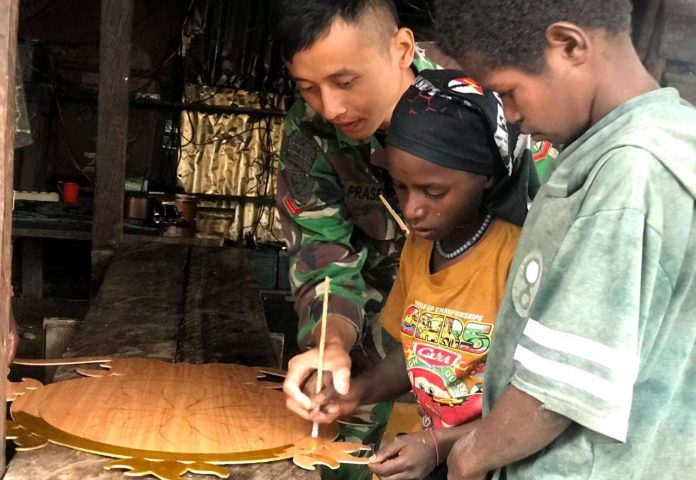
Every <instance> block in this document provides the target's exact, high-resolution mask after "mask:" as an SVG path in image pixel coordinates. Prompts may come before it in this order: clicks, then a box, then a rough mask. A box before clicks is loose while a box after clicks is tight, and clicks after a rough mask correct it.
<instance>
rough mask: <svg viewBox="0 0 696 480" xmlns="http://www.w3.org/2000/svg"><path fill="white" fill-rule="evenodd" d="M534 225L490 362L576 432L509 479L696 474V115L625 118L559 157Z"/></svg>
mask: <svg viewBox="0 0 696 480" xmlns="http://www.w3.org/2000/svg"><path fill="white" fill-rule="evenodd" d="M557 164H558V166H557V168H556V170H555V171H554V172H553V173H552V175H551V178H550V179H549V180H548V183H547V184H545V185H544V186H542V188H541V190H540V192H539V193H538V195H537V197H536V199H535V201H534V203H533V205H532V208H531V210H530V213H529V216H528V217H527V223H526V224H525V226H524V229H523V232H522V237H521V239H520V243H519V246H518V251H517V253H516V256H515V260H514V262H513V264H512V267H511V270H510V277H509V280H508V285H507V290H506V294H505V298H504V299H503V304H502V305H501V309H500V313H499V316H498V321H497V325H496V331H495V333H494V336H493V342H492V347H491V350H490V353H489V360H488V370H487V376H486V388H487V390H486V391H485V399H484V412H486V413H487V412H488V411H490V409H491V408H492V407H493V406H494V405H495V402H496V400H497V399H498V398H500V396H501V394H502V392H503V391H504V390H505V388H506V387H507V386H508V385H509V384H510V383H512V384H513V385H514V386H515V387H517V388H519V389H520V390H522V391H524V392H526V393H527V394H529V395H531V396H533V397H535V398H537V399H538V400H539V401H541V402H542V404H543V405H544V406H545V408H547V409H549V410H551V411H554V412H557V413H560V414H562V415H565V416H566V417H568V418H570V419H571V420H573V422H574V423H572V424H571V426H570V427H569V428H568V429H567V430H566V431H565V432H564V433H562V434H561V436H560V437H558V438H557V439H556V440H555V441H554V442H553V443H551V445H549V446H548V447H547V448H546V449H544V450H542V451H541V452H539V453H538V454H536V455H533V456H532V457H529V458H527V459H525V460H522V461H520V462H517V463H514V464H512V465H510V466H508V467H506V469H505V472H504V474H505V475H506V476H507V478H508V479H515V480H516V479H535V480H540V479H556V478H558V479H560V478H563V479H583V480H586V479H592V480H596V479H624V478H625V479H629V478H630V479H651V480H652V479H677V478H690V477H691V476H693V475H696V473H694V472H696V411H694V410H695V409H696V347H695V345H696V275H695V273H696V215H695V213H696V210H695V208H694V198H695V197H696V109H694V108H693V107H692V106H691V105H689V104H687V103H686V102H683V101H682V100H681V99H680V98H679V95H678V93H677V92H676V91H675V90H673V89H661V90H656V91H653V92H650V93H647V94H645V95H642V96H640V97H638V98H634V99H632V100H630V101H629V102H626V103H625V104H623V105H621V106H620V107H618V108H617V109H615V110H614V111H612V112H611V113H610V114H609V115H607V116H606V117H605V118H603V119H602V120H600V121H599V122H598V123H597V124H596V125H594V126H593V127H592V128H590V129H589V130H588V131H587V132H586V133H585V134H584V135H583V136H582V137H580V138H579V139H578V140H576V141H575V142H574V143H573V144H571V145H569V146H568V148H566V149H565V150H564V151H563V152H562V153H561V155H560V157H559V158H558V161H557Z"/></svg>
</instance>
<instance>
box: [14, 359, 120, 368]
mask: <svg viewBox="0 0 696 480" xmlns="http://www.w3.org/2000/svg"><path fill="white" fill-rule="evenodd" d="M111 360H113V357H74V358H15V359H14V361H13V362H12V364H13V365H27V366H31V367H52V366H60V365H84V364H87V363H106V362H110V361H111Z"/></svg>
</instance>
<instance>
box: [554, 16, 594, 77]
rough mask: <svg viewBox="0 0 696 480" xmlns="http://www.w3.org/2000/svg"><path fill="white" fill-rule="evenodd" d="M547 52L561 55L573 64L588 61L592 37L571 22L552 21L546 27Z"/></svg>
mask: <svg viewBox="0 0 696 480" xmlns="http://www.w3.org/2000/svg"><path fill="white" fill-rule="evenodd" d="M546 45H547V48H548V52H547V54H551V55H559V56H560V57H561V58H562V59H563V60H566V61H570V62H571V64H572V65H575V66H576V65H580V64H583V63H585V62H586V61H587V58H588V55H589V50H590V46H591V43H590V37H589V36H588V34H587V32H586V31H585V30H583V29H582V28H581V27H579V26H578V25H576V24H574V23H570V22H556V23H552V24H551V25H549V26H548V27H547V28H546Z"/></svg>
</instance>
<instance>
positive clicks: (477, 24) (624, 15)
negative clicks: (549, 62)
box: [435, 0, 632, 73]
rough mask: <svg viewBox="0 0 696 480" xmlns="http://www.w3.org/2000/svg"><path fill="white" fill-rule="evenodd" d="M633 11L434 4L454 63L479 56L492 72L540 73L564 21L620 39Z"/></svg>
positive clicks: (528, 2) (599, 1) (500, 2)
mask: <svg viewBox="0 0 696 480" xmlns="http://www.w3.org/2000/svg"><path fill="white" fill-rule="evenodd" d="M631 11H632V2H631V0H563V1H559V0H486V1H485V2H480V1H474V0H435V16H436V18H435V29H436V37H437V41H438V44H439V46H440V47H441V48H442V49H443V51H445V52H446V53H447V54H448V55H450V56H452V57H453V58H456V59H460V60H461V59H464V60H466V59H467V58H469V56H471V55H476V56H477V58H483V59H485V62H486V64H487V66H488V67H499V66H502V65H510V66H514V67H518V68H521V69H523V70H526V71H528V72H532V73H538V72H540V71H541V70H543V68H544V66H545V61H544V52H545V50H546V28H547V27H548V26H549V25H551V24H553V23H554V22H559V21H566V22H571V23H575V24H577V25H580V26H582V27H589V28H603V29H605V30H606V31H607V32H608V33H610V34H617V33H620V32H627V31H630V29H631Z"/></svg>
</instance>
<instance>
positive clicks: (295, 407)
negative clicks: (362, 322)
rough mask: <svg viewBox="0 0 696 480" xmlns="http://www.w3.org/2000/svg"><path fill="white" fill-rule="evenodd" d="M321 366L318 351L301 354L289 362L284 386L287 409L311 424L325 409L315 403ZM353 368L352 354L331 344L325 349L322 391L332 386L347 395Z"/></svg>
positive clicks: (338, 345)
mask: <svg viewBox="0 0 696 480" xmlns="http://www.w3.org/2000/svg"><path fill="white" fill-rule="evenodd" d="M318 366H319V349H318V348H313V349H311V350H308V351H307V352H304V353H302V354H300V355H297V356H295V357H293V358H292V359H291V360H290V362H289V363H288V373H287V375H286V377H285V382H284V383H283V391H284V392H285V395H286V397H287V398H286V405H287V407H288V408H289V409H290V410H291V411H293V412H295V413H296V414H297V415H299V416H301V417H302V418H304V419H306V420H310V421H314V420H315V418H314V417H315V416H316V414H317V412H318V411H319V409H320V407H321V406H320V405H317V404H316V402H315V401H314V397H315V392H316V378H317V377H316V372H317V368H318ZM350 366H351V360H350V355H349V354H348V352H346V350H345V347H344V346H343V344H341V343H333V342H327V343H326V345H325V348H324V375H323V377H324V378H323V381H322V383H323V385H322V389H324V388H326V387H327V386H329V385H330V386H331V387H332V388H333V389H334V390H335V392H337V393H338V394H339V395H345V394H347V393H348V391H349V389H350ZM329 395H330V396H331V395H332V394H331V393H329ZM316 420H317V421H319V420H320V419H319V418H317V419H316ZM322 423H323V422H322Z"/></svg>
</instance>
